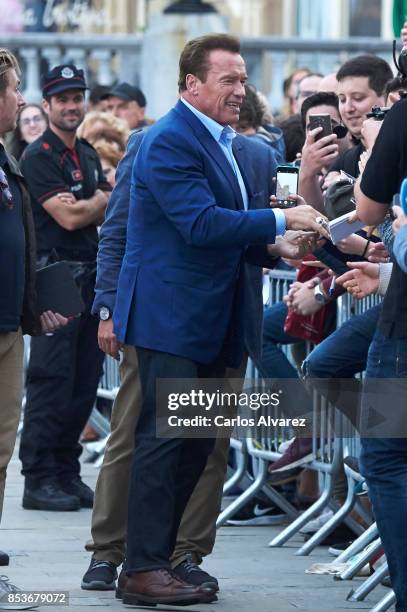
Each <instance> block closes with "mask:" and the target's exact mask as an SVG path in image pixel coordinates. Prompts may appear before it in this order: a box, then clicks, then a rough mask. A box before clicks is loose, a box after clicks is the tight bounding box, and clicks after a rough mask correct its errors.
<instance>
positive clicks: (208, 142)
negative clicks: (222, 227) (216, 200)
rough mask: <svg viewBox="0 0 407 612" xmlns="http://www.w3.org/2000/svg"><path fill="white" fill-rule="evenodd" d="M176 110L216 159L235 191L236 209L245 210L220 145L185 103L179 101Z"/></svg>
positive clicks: (237, 183)
mask: <svg viewBox="0 0 407 612" xmlns="http://www.w3.org/2000/svg"><path fill="white" fill-rule="evenodd" d="M174 110H175V111H176V112H178V113H179V114H181V115H182V116H183V117H184V119H185V120H186V121H187V122H188V123H189V125H190V126H191V127H192V129H193V130H194V132H195V133H196V134H197V137H198V138H199V141H200V143H201V144H202V146H203V147H205V149H206V150H207V151H208V153H209V155H211V157H213V158H214V159H215V161H216V162H217V164H218V165H219V167H220V168H221V170H222V172H223V174H224V175H225V176H226V178H227V179H228V181H229V183H230V186H231V187H232V189H233V194H234V196H235V199H236V201H237V206H236V208H239V209H243V208H244V205H243V198H242V194H241V191H240V187H239V182H238V180H237V176H236V174H235V173H234V171H233V168H232V166H231V165H230V163H229V162H228V160H227V159H226V157H225V154H224V153H223V151H222V149H221V148H220V146H219V144H218V143H217V142H216V140H215V139H214V138H213V136H212V135H211V134H210V133H209V132H208V130H207V129H206V127H205V126H204V124H203V123H202V121H200V120H199V119H198V117H196V116H195V115H194V113H193V112H191V111H190V110H189V108H188V107H187V106H186V105H185V104H184V103H183V102H181V101H180V100H179V101H178V102H177V104H176V105H175V107H174ZM239 167H240V166H239Z"/></svg>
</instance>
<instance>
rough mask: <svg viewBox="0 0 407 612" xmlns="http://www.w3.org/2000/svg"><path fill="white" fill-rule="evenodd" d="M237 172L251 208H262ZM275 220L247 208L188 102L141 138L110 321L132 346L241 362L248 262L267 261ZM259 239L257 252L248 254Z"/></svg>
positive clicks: (201, 359)
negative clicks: (223, 356) (223, 353)
mask: <svg viewBox="0 0 407 612" xmlns="http://www.w3.org/2000/svg"><path fill="white" fill-rule="evenodd" d="M241 171H242V174H243V177H244V180H245V184H246V188H247V190H248V194H249V199H250V202H251V207H254V208H256V206H255V205H254V206H253V204H254V203H255V201H256V200H258V201H259V202H262V205H263V206H264V205H265V204H264V193H263V192H261V193H256V191H255V189H254V187H253V185H251V184H250V181H249V179H248V178H247V176H246V175H245V168H243V167H241ZM274 238H275V218H274V213H273V211H272V210H270V209H268V210H267V209H263V210H249V211H244V210H243V203H242V198H241V194H240V190H239V186H238V183H237V180H236V177H235V174H234V172H233V170H232V168H231V166H230V165H229V163H228V161H227V159H226V157H225V155H224V153H223V152H222V150H221V149H220V147H219V145H218V144H217V143H216V142H215V141H214V139H213V138H212V136H211V135H210V134H209V132H208V131H207V129H206V128H205V127H204V126H203V124H202V123H201V122H200V121H199V119H197V118H196V117H195V115H194V114H193V113H192V112H191V111H190V110H189V109H188V108H187V107H186V106H185V105H184V104H183V103H182V102H179V103H178V104H177V105H176V106H175V108H174V109H173V110H172V111H170V112H169V113H168V114H167V115H166V116H165V117H163V118H162V119H161V120H160V121H159V122H158V123H157V124H155V125H154V126H153V127H152V128H150V130H149V131H148V132H147V133H146V134H145V136H144V138H143V142H142V144H141V147H140V149H139V152H138V155H137V158H136V161H135V164H134V168H133V180H132V186H131V197H130V210H129V220H128V227H127V244H126V253H125V257H124V260H123V265H122V269H121V272H120V277H119V282H118V290H117V299H116V306H115V311H114V323H115V331H116V334H117V337H118V339H119V340H120V341H122V342H126V343H127V344H134V345H136V346H142V347H145V348H151V349H155V350H159V351H164V352H169V353H173V354H176V355H180V356H183V357H186V358H189V359H193V360H195V361H197V362H201V363H210V362H211V361H213V360H214V359H215V358H216V357H217V356H218V354H219V353H220V351H221V349H222V347H223V348H226V353H227V362H228V364H229V365H232V366H233V365H235V366H237V365H239V363H240V360H241V357H242V354H243V346H244V338H243V326H242V321H243V320H244V318H245V304H244V299H243V293H244V284H245V278H244V273H243V268H244V267H243V266H242V262H243V260H244V257H248V258H250V257H251V258H254V259H255V260H256V261H258V262H259V263H261V260H262V259H263V262H265V260H267V259H268V260H270V258H267V256H266V254H265V249H264V247H261V246H260V245H265V244H267V243H271V242H274ZM250 243H253V244H254V245H256V246H255V247H254V248H250V249H247V248H246V247H247V245H248V244H250Z"/></svg>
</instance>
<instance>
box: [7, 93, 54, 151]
mask: <svg viewBox="0 0 407 612" xmlns="http://www.w3.org/2000/svg"><path fill="white" fill-rule="evenodd" d="M47 125H48V121H47V116H46V114H45V113H44V111H43V110H42V108H41V106H40V105H39V104H27V105H26V106H24V108H23V110H22V111H21V112H20V114H19V116H18V119H17V127H16V130H15V132H14V137H13V139H12V144H11V153H12V155H13V156H14V157H15V158H16V159H20V157H21V155H22V154H23V151H24V149H25V148H26V146H27V145H29V144H31V143H32V142H34V140H37V138H39V137H40V136H41V135H42V133H43V132H45V130H46V128H47Z"/></svg>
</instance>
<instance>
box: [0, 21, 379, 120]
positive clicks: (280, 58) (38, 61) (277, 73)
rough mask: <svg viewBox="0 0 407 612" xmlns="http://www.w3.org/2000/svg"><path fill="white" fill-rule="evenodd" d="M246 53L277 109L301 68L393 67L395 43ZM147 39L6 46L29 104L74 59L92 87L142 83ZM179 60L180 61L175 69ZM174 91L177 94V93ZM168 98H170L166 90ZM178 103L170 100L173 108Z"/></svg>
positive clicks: (265, 43)
mask: <svg viewBox="0 0 407 612" xmlns="http://www.w3.org/2000/svg"><path fill="white" fill-rule="evenodd" d="M241 43H242V54H243V56H244V58H245V60H246V63H247V68H248V74H249V80H250V82H251V83H253V84H254V85H256V87H258V88H259V89H260V90H261V91H263V93H264V94H265V95H266V96H267V98H268V99H269V102H270V106H271V108H272V109H273V110H279V109H281V106H282V96H283V92H282V83H283V80H284V79H285V78H286V77H287V75H288V74H289V73H290V72H291V71H292V70H293V68H295V67H296V66H307V67H309V68H311V69H313V70H316V71H318V72H322V73H324V74H327V73H329V72H333V71H335V70H336V69H337V68H338V67H339V65H340V64H341V63H343V62H344V61H345V60H346V59H347V58H348V57H350V56H351V55H355V54H359V53H375V54H377V55H380V56H381V57H383V58H384V59H386V60H387V61H389V62H390V63H391V41H385V40H382V39H376V38H348V39H338V40H306V39H298V38H280V37H271V36H270V37H258V38H242V39H241ZM142 44H143V37H142V35H139V34H138V35H115V36H107V35H89V36H81V35H76V34H43V33H41V34H33V33H24V34H18V35H16V34H13V35H10V36H2V40H1V45H2V46H5V47H8V48H10V49H11V50H13V51H15V52H16V53H17V55H18V56H19V58H20V59H21V60H22V64H23V69H24V84H23V87H24V93H25V96H26V98H27V100H30V101H34V100H37V99H39V98H40V73H41V72H42V71H44V70H45V69H46V68H47V66H54V65H56V64H58V63H61V62H65V61H72V62H74V63H75V64H76V65H78V66H79V67H81V68H84V69H85V71H86V72H87V75H88V77H90V82H91V83H96V82H97V83H101V84H103V85H110V84H112V83H113V82H114V81H115V80H127V81H129V82H133V83H135V84H139V83H140V82H141V81H142V78H141V77H142V71H143V66H142V65H141V49H142ZM177 62H178V58H177V57H174V65H176V64H177ZM159 66H160V46H159V42H158V43H157V71H156V74H153V75H148V77H149V79H151V78H158V79H159V78H160V68H159ZM171 93H172V92H171ZM162 95H163V96H166V95H170V93H169V92H165V91H163V92H162ZM172 102H173V100H169V104H168V105H169V106H170V105H171V104H172Z"/></svg>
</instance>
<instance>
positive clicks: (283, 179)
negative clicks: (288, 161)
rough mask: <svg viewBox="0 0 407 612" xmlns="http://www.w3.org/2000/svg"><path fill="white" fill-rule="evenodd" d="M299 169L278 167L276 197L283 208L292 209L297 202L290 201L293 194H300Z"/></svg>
mask: <svg viewBox="0 0 407 612" xmlns="http://www.w3.org/2000/svg"><path fill="white" fill-rule="evenodd" d="M299 172H300V171H299V168H296V167H295V166H278V167H277V188H276V197H277V200H278V203H279V206H280V207H281V208H292V207H293V206H297V202H293V201H292V200H289V199H288V196H289V195H291V194H296V193H298V175H299Z"/></svg>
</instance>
